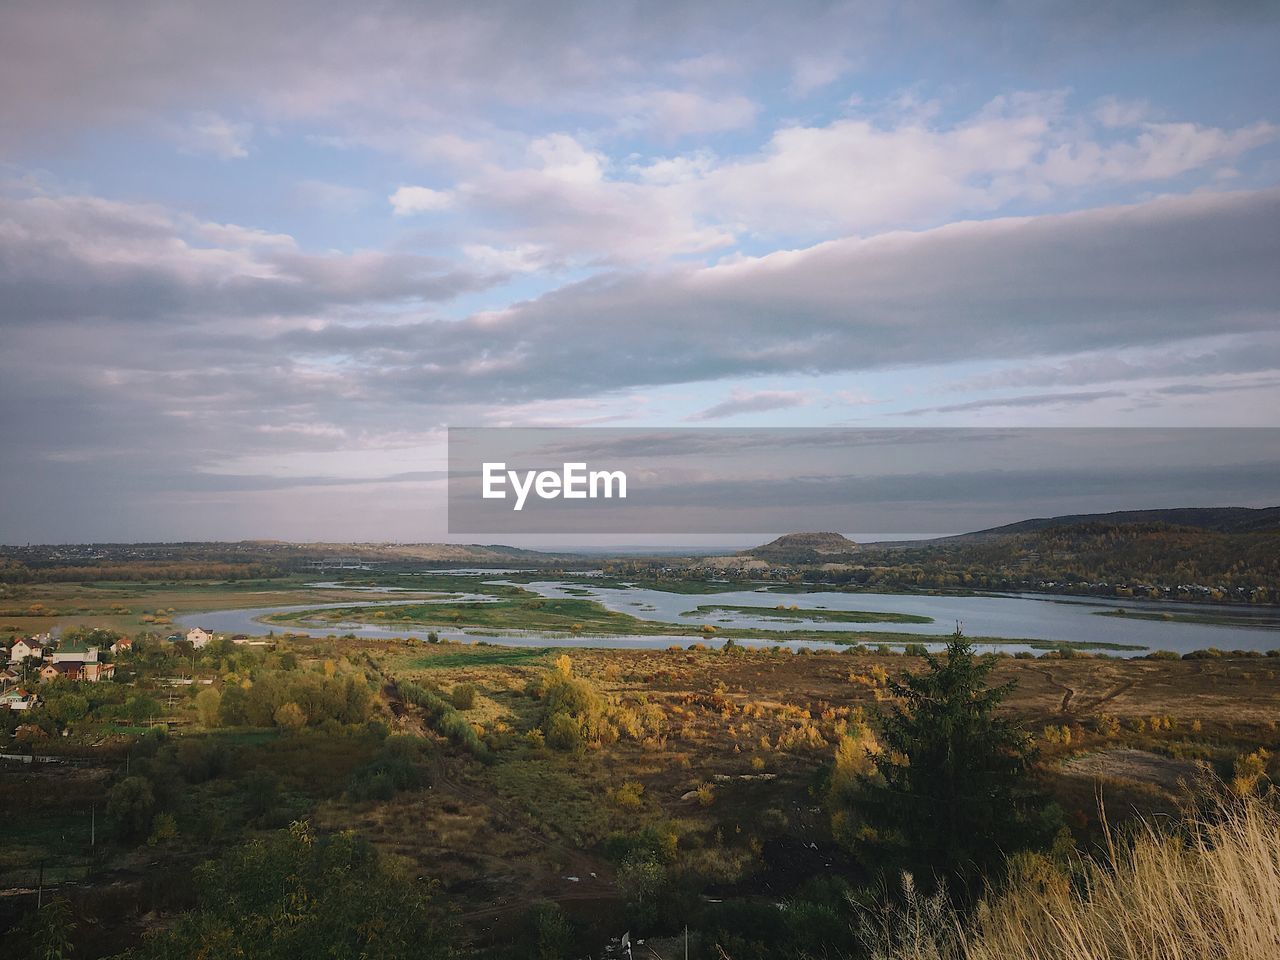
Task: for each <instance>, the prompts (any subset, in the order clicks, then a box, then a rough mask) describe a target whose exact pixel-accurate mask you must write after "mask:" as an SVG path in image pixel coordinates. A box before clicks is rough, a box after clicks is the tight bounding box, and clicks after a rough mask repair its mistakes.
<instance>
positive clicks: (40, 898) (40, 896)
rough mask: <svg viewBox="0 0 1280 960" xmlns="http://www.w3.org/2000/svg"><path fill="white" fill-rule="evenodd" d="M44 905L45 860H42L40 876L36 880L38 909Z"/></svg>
mask: <svg viewBox="0 0 1280 960" xmlns="http://www.w3.org/2000/svg"><path fill="white" fill-rule="evenodd" d="M43 906H44V861H43V860H41V861H40V878H39V879H38V880H37V881H36V909H37V910H39V909H40V908H41V907H43Z"/></svg>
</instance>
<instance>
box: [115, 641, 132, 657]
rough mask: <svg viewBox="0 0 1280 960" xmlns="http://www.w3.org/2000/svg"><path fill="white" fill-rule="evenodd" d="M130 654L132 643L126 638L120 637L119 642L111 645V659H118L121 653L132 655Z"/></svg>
mask: <svg viewBox="0 0 1280 960" xmlns="http://www.w3.org/2000/svg"><path fill="white" fill-rule="evenodd" d="M132 652H133V641H132V640H130V639H129V638H128V637H121V638H120V639H119V640H117V641H116V642H115V643H113V644H112V645H111V655H112V656H113V657H118V656H120V654H122V653H132Z"/></svg>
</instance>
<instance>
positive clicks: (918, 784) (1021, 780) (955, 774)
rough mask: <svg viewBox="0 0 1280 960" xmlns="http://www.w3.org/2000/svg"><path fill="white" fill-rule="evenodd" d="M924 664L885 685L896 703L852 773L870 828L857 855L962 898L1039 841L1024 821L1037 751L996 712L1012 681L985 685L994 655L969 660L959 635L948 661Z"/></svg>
mask: <svg viewBox="0 0 1280 960" xmlns="http://www.w3.org/2000/svg"><path fill="white" fill-rule="evenodd" d="M925 661H926V663H927V665H928V670H927V671H925V672H923V673H919V674H914V673H910V672H908V673H904V674H903V675H902V676H901V677H900V678H898V679H895V680H891V681H890V682H889V684H888V687H889V690H890V692H891V693H892V694H893V695H894V696H895V697H896V702H894V704H893V705H892V706H891V707H889V708H888V709H887V710H882V711H879V713H878V719H879V726H880V735H879V740H880V744H881V747H882V749H881V750H880V752H878V753H874V754H871V755H870V760H871V763H872V765H873V766H874V771H873V772H872V773H869V774H863V775H861V776H860V777H859V780H860V783H861V787H862V790H861V794H860V796H859V798H858V812H859V813H861V814H862V817H863V820H864V823H865V825H866V826H867V827H869V828H870V830H869V831H864V836H865V839H864V840H863V846H864V851H863V852H864V854H867V855H868V857H867V859H868V862H871V863H879V864H881V865H883V866H886V867H889V868H893V869H899V870H907V871H910V872H911V873H912V874H914V875H915V877H916V878H917V882H918V883H919V882H922V883H924V884H925V885H929V884H930V883H931V881H933V880H935V879H936V880H937V881H939V882H943V883H947V882H950V884H951V885H952V886H953V887H954V888H955V892H959V891H960V890H961V889H962V888H963V886H964V884H966V883H967V882H968V881H971V880H974V879H978V878H981V877H984V876H988V875H990V874H991V873H992V872H993V871H996V870H998V869H999V868H1000V867H1001V866H1002V864H1003V862H1004V859H1005V857H1006V856H1008V855H1009V854H1011V853H1013V852H1015V851H1016V850H1019V849H1024V848H1026V847H1028V846H1030V845H1032V844H1033V842H1035V841H1037V840H1039V839H1040V838H1039V836H1038V835H1037V834H1038V831H1037V830H1036V829H1034V828H1033V827H1032V825H1031V821H1030V820H1029V819H1028V817H1027V816H1026V815H1025V814H1026V808H1027V803H1026V800H1027V799H1028V796H1027V791H1026V789H1025V780H1026V774H1027V772H1028V769H1029V767H1030V764H1031V762H1032V761H1033V759H1034V751H1033V750H1032V749H1031V747H1030V743H1029V739H1028V738H1027V737H1026V735H1025V734H1024V733H1023V732H1022V731H1021V730H1020V729H1019V728H1018V726H1017V725H1015V724H1014V723H1013V722H1012V721H1010V720H1008V719H1006V718H1002V717H998V716H996V713H995V711H996V707H997V706H998V705H999V704H1000V702H1001V701H1002V700H1003V699H1004V698H1005V697H1006V696H1007V695H1008V693H1009V691H1010V690H1011V689H1012V687H1013V684H1012V683H1010V684H1005V685H1003V686H998V687H993V686H990V685H989V684H988V681H987V677H988V674H989V673H990V672H991V669H992V667H993V666H994V665H995V658H994V657H982V658H979V657H977V656H975V654H974V651H973V647H972V645H971V644H970V643H969V641H968V640H967V639H966V638H965V637H964V635H963V634H962V633H961V632H960V630H959V629H957V630H956V632H955V633H954V634H953V635H952V636H951V639H950V640H949V642H948V643H947V651H946V655H945V658H939V657H935V656H933V655H931V654H930V655H927V656H926V657H925ZM975 892H976V891H975Z"/></svg>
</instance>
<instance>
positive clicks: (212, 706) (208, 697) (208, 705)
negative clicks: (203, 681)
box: [196, 687, 222, 727]
mask: <svg viewBox="0 0 1280 960" xmlns="http://www.w3.org/2000/svg"><path fill="white" fill-rule="evenodd" d="M221 706H222V694H220V693H219V692H218V691H217V690H215V689H213V687H206V688H205V689H204V690H201V691H200V692H199V693H198V694H196V715H197V716H198V717H199V718H200V724H201V726H205V727H216V726H217V725H218V708H219V707H221Z"/></svg>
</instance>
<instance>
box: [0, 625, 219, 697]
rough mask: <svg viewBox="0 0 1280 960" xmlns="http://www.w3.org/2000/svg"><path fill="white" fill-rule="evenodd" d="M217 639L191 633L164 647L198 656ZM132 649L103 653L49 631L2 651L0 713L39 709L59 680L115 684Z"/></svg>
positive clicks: (127, 645) (117, 642)
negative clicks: (43, 693) (46, 688)
mask: <svg viewBox="0 0 1280 960" xmlns="http://www.w3.org/2000/svg"><path fill="white" fill-rule="evenodd" d="M104 633H108V631H102V630H94V631H89V634H90V635H92V636H94V638H95V639H99V637H98V635H99V634H104ZM101 639H103V640H105V639H107V638H106V637H102V638H101ZM215 639H216V637H215V635H214V634H212V633H210V632H208V631H207V630H204V629H201V628H200V627H193V628H191V629H190V630H188V631H187V632H186V634H185V635H183V634H172V635H170V636H168V637H166V638H165V639H164V641H163V642H164V643H165V644H176V643H187V644H190V646H191V649H192V650H200V649H202V648H204V647H205V646H207V645H208V644H209V643H210V642H212V641H213V640H215ZM133 645H134V641H133V640H131V639H130V638H129V637H126V636H118V637H114V638H112V639H111V643H110V644H109V645H107V646H106V648H105V650H104V649H103V646H102V644H100V643H93V642H89V641H87V640H85V639H83V638H82V637H81V636H80V635H79V634H73V635H69V636H68V637H66V638H65V639H64V638H60V637H58V636H56V635H55V634H54V632H52V631H51V632H49V633H42V634H36V635H34V636H28V637H18V638H17V639H15V640H14V641H13V643H12V644H11V645H10V646H9V648H8V650H7V651H6V650H5V649H4V648H3V647H2V646H0V656H3V657H5V658H7V665H6V666H5V668H4V670H3V671H2V672H0V710H10V711H25V710H30V709H32V708H33V707H38V706H39V705H40V703H41V697H40V692H39V691H40V687H41V686H42V685H44V684H49V683H54V682H56V681H59V680H63V681H67V682H85V683H99V682H101V681H104V680H111V679H113V678H114V677H115V671H116V659H117V658H119V657H123V656H127V655H128V654H130V653H131V652H132V651H133Z"/></svg>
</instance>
